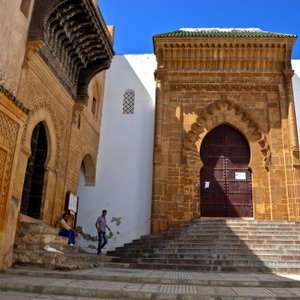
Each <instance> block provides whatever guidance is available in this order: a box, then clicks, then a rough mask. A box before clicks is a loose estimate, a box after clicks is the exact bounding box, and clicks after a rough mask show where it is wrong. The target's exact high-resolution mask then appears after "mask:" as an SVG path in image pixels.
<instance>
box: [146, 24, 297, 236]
mask: <svg viewBox="0 0 300 300" xmlns="http://www.w3.org/2000/svg"><path fill="white" fill-rule="evenodd" d="M295 39H296V36H294V35H290V34H280V33H271V32H266V31H262V30H258V29H247V30H245V29H232V30H231V29H228V30H226V29H225V30H222V29H211V30H207V29H182V30H179V31H175V32H170V33H165V34H158V35H155V36H154V48H155V54H156V57H157V62H158V66H157V70H156V73H155V75H156V83H157V98H156V105H157V107H156V120H155V125H156V134H155V146H154V171H153V172H154V175H153V198H152V232H154V233H155V232H161V231H164V230H166V229H169V228H172V227H176V226H178V225H179V224H181V223H182V222H187V221H192V220H195V219H199V218H200V217H250V218H254V219H268V220H299V217H300V215H299V213H300V212H299V208H300V206H299V204H300V203H299V200H300V198H299V196H300V194H299V183H300V181H299V179H300V177H299V144H298V135H297V126H296V117H295V107H294V99H293V90H292V76H293V71H292V68H291V52H292V46H293V44H294V42H295Z"/></svg>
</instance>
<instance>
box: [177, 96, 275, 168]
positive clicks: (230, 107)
mask: <svg viewBox="0 0 300 300" xmlns="http://www.w3.org/2000/svg"><path fill="white" fill-rule="evenodd" d="M221 109H225V110H227V111H228V112H229V111H230V112H231V114H234V115H235V116H237V117H238V118H239V120H240V121H242V122H243V123H244V124H245V126H246V127H247V131H248V132H249V135H250V136H252V137H253V138H255V139H256V140H257V143H258V144H259V146H260V149H261V150H260V151H261V153H262V155H263V165H264V167H265V168H266V169H267V170H269V166H270V164H271V149H270V145H269V142H268V140H267V137H266V135H265V134H264V133H263V132H262V131H261V130H260V129H259V128H258V125H257V124H256V123H255V122H254V121H253V120H251V118H250V117H249V116H248V115H247V113H246V112H245V111H244V110H242V109H241V108H240V107H239V106H238V105H236V104H233V103H232V102H231V101H229V100H227V99H224V98H223V99H221V100H219V101H216V102H214V103H212V104H210V105H209V106H207V107H206V108H205V109H203V110H202V111H201V112H200V113H199V117H198V118H197V121H196V122H195V123H193V124H192V125H191V130H189V131H188V132H187V133H186V135H185V139H184V142H183V149H182V157H183V160H184V163H186V164H187V166H188V165H194V164H195V163H196V162H198V161H199V155H200V154H199V153H200V139H201V134H204V133H205V132H206V131H207V129H206V125H205V123H206V122H207V121H208V120H209V119H210V118H212V117H213V116H214V114H216V113H217V112H220V111H221Z"/></svg>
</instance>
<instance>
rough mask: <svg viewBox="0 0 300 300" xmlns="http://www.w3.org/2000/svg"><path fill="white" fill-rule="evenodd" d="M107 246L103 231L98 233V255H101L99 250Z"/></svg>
mask: <svg viewBox="0 0 300 300" xmlns="http://www.w3.org/2000/svg"><path fill="white" fill-rule="evenodd" d="M106 244H107V237H106V234H105V232H104V231H99V232H98V253H101V249H102V248H103V247H104V246H105V245H106Z"/></svg>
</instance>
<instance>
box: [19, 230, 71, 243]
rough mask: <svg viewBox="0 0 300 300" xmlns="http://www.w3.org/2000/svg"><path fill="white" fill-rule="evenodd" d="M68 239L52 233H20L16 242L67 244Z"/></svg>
mask: <svg viewBox="0 0 300 300" xmlns="http://www.w3.org/2000/svg"><path fill="white" fill-rule="evenodd" d="M67 241H68V239H67V238H65V237H62V236H58V235H56V234H51V233H18V234H17V235H16V238H15V243H16V244H18V243H29V244H32V243H43V244H51V243H55V244H62V245H66V244H67Z"/></svg>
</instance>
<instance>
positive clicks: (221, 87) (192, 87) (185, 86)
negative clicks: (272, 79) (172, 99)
mask: <svg viewBox="0 0 300 300" xmlns="http://www.w3.org/2000/svg"><path fill="white" fill-rule="evenodd" d="M170 90H171V91H205V92H206V91H207V92H222V91H224V92H227V91H230V92H234V91H236V92H278V86H276V85H274V84H259V85H258V84H245V83H220V84H216V83H171V84H170Z"/></svg>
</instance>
